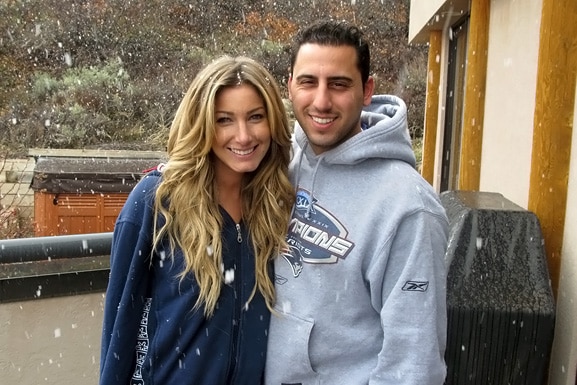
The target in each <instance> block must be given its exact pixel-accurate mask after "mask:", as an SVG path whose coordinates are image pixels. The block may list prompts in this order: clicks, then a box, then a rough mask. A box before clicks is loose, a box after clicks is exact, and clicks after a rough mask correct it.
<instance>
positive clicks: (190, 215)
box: [154, 56, 294, 316]
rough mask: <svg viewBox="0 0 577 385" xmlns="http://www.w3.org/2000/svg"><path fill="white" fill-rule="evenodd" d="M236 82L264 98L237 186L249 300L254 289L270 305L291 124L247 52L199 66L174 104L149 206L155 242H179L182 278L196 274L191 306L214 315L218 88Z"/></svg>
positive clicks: (282, 241) (281, 235)
mask: <svg viewBox="0 0 577 385" xmlns="http://www.w3.org/2000/svg"><path fill="white" fill-rule="evenodd" d="M240 84H250V85H252V86H253V87H254V88H255V89H256V90H257V92H258V94H259V95H260V96H261V97H262V100H263V102H264V104H265V108H266V118H267V121H268V124H269V128H270V131H271V144H270V148H269V150H268V152H267V154H266V155H265V157H264V158H263V160H262V162H261V163H260V165H259V166H258V167H257V169H256V170H254V171H253V172H250V173H247V174H246V175H245V178H244V181H243V186H242V213H243V221H245V223H247V225H248V228H249V231H250V236H251V239H252V247H253V249H254V253H255V258H256V261H255V269H256V271H255V276H256V283H255V287H254V288H253V291H252V294H251V296H250V299H249V301H250V300H251V299H252V298H253V297H254V295H255V293H256V290H259V291H260V293H262V295H263V296H264V298H265V300H266V303H267V306H268V307H269V309H271V310H272V307H273V305H274V300H275V292H274V283H273V282H272V281H271V277H270V275H269V263H270V261H271V260H272V259H273V258H274V257H276V256H277V255H279V254H280V253H281V251H282V250H284V249H285V248H286V238H285V237H286V230H287V226H288V220H289V216H290V210H291V207H292V204H293V201H294V190H293V188H292V185H291V183H290V182H289V179H288V163H289V160H290V133H291V131H290V127H289V123H288V121H287V115H286V111H285V107H284V104H283V101H282V98H281V93H280V90H279V86H278V84H277V82H276V81H275V79H274V78H273V77H272V75H271V74H270V73H269V72H268V71H267V70H266V69H265V68H264V67H263V66H262V65H260V64H259V63H257V62H256V61H254V60H252V59H249V58H247V57H236V58H232V57H228V56H224V57H221V58H220V59H217V60H215V61H214V62H212V63H211V64H209V65H208V66H206V67H205V68H204V69H203V70H201V71H200V72H199V73H198V75H197V76H196V77H195V79H194V80H193V81H192V83H191V85H190V87H189V89H188V91H187V92H186V94H185V96H184V98H183V100H182V101H181V103H180V106H179V107H178V110H177V111H176V115H175V118H174V120H173V122H172V126H171V128H170V134H169V138H168V145H167V151H168V162H167V163H166V165H165V167H164V168H163V178H162V181H161V182H160V184H159V186H158V189H157V192H156V199H155V207H154V209H155V211H156V213H157V215H156V216H155V218H156V223H155V226H154V228H155V231H154V248H155V249H156V248H157V247H158V246H159V245H160V243H161V242H162V240H163V239H165V237H166V238H167V239H168V240H169V242H170V246H171V249H172V250H174V249H175V247H180V248H181V249H182V251H183V254H184V259H185V268H184V271H183V272H182V273H181V275H180V278H181V279H183V278H184V277H185V276H186V274H189V273H193V274H194V276H195V278H196V280H197V282H198V286H199V289H200V293H199V298H198V300H197V302H196V304H195V309H197V308H199V307H200V306H202V305H204V307H205V309H204V313H205V315H206V316H211V315H212V314H213V312H214V309H215V307H216V303H217V301H218V298H219V296H220V290H221V285H222V282H223V273H222V268H221V265H222V242H221V229H222V224H223V218H222V215H221V214H220V211H219V206H218V202H217V201H216V196H217V195H216V186H215V182H214V180H215V171H214V162H213V159H212V155H211V147H212V144H213V140H214V138H215V135H216V134H215V125H216V123H215V104H216V97H217V95H218V93H219V91H220V90H222V89H223V88H226V87H235V86H238V85H240ZM158 214H160V215H161V216H162V217H163V219H164V220H162V221H161V220H160V215H158Z"/></svg>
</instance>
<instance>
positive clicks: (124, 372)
mask: <svg viewBox="0 0 577 385" xmlns="http://www.w3.org/2000/svg"><path fill="white" fill-rule="evenodd" d="M155 179H156V178H149V177H147V178H145V179H144V180H143V181H141V182H140V183H139V184H138V185H137V186H136V187H135V188H134V190H133V191H132V192H131V193H130V195H129V197H128V199H127V201H126V203H125V205H124V207H123V209H122V211H121V213H120V215H119V217H118V219H117V222H116V225H115V227H114V234H113V239H112V248H111V253H110V278H109V282H108V288H107V290H106V297H105V302H104V320H103V328H102V341H101V343H102V344H101V355H100V384H103V385H104V384H106V385H111V384H127V383H128V382H129V379H130V378H131V376H132V373H131V371H132V369H133V366H134V365H133V363H134V360H135V357H136V356H135V354H136V352H135V345H136V339H137V333H138V329H139V325H140V320H141V317H142V310H143V306H144V301H145V297H146V294H147V288H148V273H149V270H148V269H149V261H150V260H149V257H150V255H151V245H152V243H151V241H152V220H151V217H152V204H151V203H152V200H151V199H150V197H151V196H152V195H153V194H151V192H152V191H153V183H155V182H154V180H155Z"/></svg>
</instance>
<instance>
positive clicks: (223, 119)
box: [216, 116, 230, 124]
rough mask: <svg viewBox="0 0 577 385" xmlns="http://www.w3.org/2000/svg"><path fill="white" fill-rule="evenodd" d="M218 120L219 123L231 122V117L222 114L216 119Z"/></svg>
mask: <svg viewBox="0 0 577 385" xmlns="http://www.w3.org/2000/svg"><path fill="white" fill-rule="evenodd" d="M216 122H217V123H218V124H224V123H228V122H230V118H229V117H226V116H222V117H220V118H217V119H216Z"/></svg>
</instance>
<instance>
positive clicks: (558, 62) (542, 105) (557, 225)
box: [528, 0, 577, 295]
mask: <svg viewBox="0 0 577 385" xmlns="http://www.w3.org/2000/svg"><path fill="white" fill-rule="evenodd" d="M576 79H577V2H576V1H575V0H543V10H542V14H541V33H540V41H539V60H538V66H537V89H536V98H535V116H534V123H533V155H532V158H531V179H530V184H529V203H528V209H529V210H531V211H533V212H534V213H535V214H536V215H537V217H538V218H539V220H540V222H541V228H542V231H543V238H544V240H545V252H546V255H547V261H548V264H549V273H550V275H551V283H552V286H553V292H554V293H555V295H556V294H557V286H558V284H559V271H560V267H561V249H562V245H563V232H564V227H565V211H566V206H567V187H568V178H569V163H570V159H571V138H572V133H573V111H574V108H575V86H576V84H575V82H576Z"/></svg>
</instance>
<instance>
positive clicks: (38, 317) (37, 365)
mask: <svg viewBox="0 0 577 385" xmlns="http://www.w3.org/2000/svg"><path fill="white" fill-rule="evenodd" d="M39 293H40V295H41V289H40V292H39ZM103 298H104V293H94V294H87V295H76V296H66V297H58V298H47V299H37V300H33V301H22V302H14V303H4V304H0V373H2V379H1V380H0V382H1V383H2V384H18V385H37V384H86V385H91V384H94V385H96V384H98V368H99V360H100V334H101V330H102V315H103Z"/></svg>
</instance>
